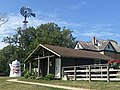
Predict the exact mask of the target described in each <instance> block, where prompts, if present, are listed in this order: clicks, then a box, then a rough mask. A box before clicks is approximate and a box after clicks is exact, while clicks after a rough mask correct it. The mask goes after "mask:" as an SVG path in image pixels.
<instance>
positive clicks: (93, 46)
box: [79, 41, 97, 51]
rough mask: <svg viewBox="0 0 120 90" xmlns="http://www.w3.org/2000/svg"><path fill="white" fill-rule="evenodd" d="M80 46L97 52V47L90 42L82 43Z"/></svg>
mask: <svg viewBox="0 0 120 90" xmlns="http://www.w3.org/2000/svg"><path fill="white" fill-rule="evenodd" d="M79 44H80V45H81V46H82V48H83V49H86V50H96V51H97V47H95V45H93V44H92V43H90V42H83V41H80V42H79Z"/></svg>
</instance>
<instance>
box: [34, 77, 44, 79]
mask: <svg viewBox="0 0 120 90" xmlns="http://www.w3.org/2000/svg"><path fill="white" fill-rule="evenodd" d="M36 80H44V77H36Z"/></svg>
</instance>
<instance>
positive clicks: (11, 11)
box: [0, 0, 120, 49]
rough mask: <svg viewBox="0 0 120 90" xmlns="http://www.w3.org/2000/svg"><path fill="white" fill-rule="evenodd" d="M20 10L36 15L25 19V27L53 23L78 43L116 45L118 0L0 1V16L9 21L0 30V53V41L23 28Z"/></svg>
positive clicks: (119, 30)
mask: <svg viewBox="0 0 120 90" xmlns="http://www.w3.org/2000/svg"><path fill="white" fill-rule="evenodd" d="M22 6H28V7H30V8H31V9H32V10H33V12H35V13H36V18H33V17H30V18H28V21H29V23H28V26H34V27H36V26H38V25H40V24H42V23H48V22H55V23H56V24H58V25H59V26H60V27H63V26H66V27H67V28H69V29H71V30H73V35H74V36H75V37H77V40H79V41H91V38H92V37H93V36H95V37H96V38H97V39H103V40H107V39H113V40H116V41H117V42H118V43H119V44H120V0H1V1H0V13H1V14H7V15H8V17H9V21H8V22H7V23H6V24H4V25H2V26H1V27H0V49H2V48H3V47H4V46H6V44H4V43H3V42H1V41H2V39H3V38H4V37H6V36H8V35H13V34H15V32H16V28H17V27H22V26H23V23H22V21H23V17H22V16H21V15H20V13H19V11H20V8H21V7H22Z"/></svg>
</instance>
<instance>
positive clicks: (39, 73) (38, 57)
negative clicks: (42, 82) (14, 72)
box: [38, 55, 40, 77]
mask: <svg viewBox="0 0 120 90" xmlns="http://www.w3.org/2000/svg"><path fill="white" fill-rule="evenodd" d="M38 58H39V55H38ZM38 77H40V59H38Z"/></svg>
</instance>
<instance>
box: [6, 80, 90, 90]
mask: <svg viewBox="0 0 120 90" xmlns="http://www.w3.org/2000/svg"><path fill="white" fill-rule="evenodd" d="M7 81H9V82H17V83H25V84H32V85H40V86H46V87H53V88H61V89H66V90H90V89H83V88H75V87H68V86H60V85H52V84H44V83H35V82H26V81H18V80H17V79H9V80H7Z"/></svg>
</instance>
